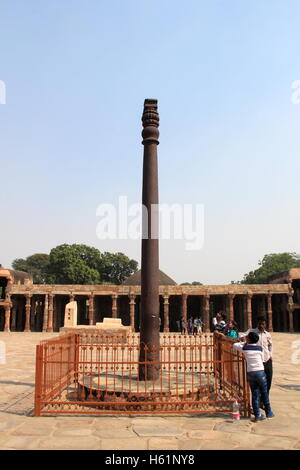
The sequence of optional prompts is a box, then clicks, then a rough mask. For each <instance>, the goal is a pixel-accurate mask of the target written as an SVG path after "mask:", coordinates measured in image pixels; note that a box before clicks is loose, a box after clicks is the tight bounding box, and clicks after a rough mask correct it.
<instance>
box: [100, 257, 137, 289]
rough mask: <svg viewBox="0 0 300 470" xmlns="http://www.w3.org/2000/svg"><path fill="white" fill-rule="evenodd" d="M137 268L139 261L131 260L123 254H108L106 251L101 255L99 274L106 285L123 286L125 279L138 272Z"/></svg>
mask: <svg viewBox="0 0 300 470" xmlns="http://www.w3.org/2000/svg"><path fill="white" fill-rule="evenodd" d="M137 268H138V263H137V261H135V260H134V259H129V258H128V256H126V255H124V254H123V253H108V252H107V251H106V252H104V253H103V254H102V255H101V261H100V265H99V272H100V274H101V279H102V281H103V282H105V283H110V284H122V282H124V281H125V279H127V278H128V277H129V276H131V274H133V273H135V272H136V271H137Z"/></svg>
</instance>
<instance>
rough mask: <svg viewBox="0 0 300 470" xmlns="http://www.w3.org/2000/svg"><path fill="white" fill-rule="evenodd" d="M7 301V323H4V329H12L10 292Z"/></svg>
mask: <svg viewBox="0 0 300 470" xmlns="http://www.w3.org/2000/svg"><path fill="white" fill-rule="evenodd" d="M6 301H7V302H8V304H7V305H6V306H5V323H4V331H10V312H11V307H12V303H11V298H10V295H9V294H8V295H7V296H6Z"/></svg>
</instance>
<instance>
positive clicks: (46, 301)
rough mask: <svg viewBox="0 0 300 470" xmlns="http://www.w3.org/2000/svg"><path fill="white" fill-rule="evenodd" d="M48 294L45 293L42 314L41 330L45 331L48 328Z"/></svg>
mask: <svg viewBox="0 0 300 470" xmlns="http://www.w3.org/2000/svg"><path fill="white" fill-rule="evenodd" d="M48 302H49V299H48V294H46V295H45V304H44V315H43V332H44V333H45V332H46V331H47V328H48Z"/></svg>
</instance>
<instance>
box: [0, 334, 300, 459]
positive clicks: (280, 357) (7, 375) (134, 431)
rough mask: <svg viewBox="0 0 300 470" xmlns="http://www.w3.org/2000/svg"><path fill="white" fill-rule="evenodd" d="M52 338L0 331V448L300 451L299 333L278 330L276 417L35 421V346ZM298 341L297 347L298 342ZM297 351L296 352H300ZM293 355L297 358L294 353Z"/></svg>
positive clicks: (273, 394) (275, 336)
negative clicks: (2, 360)
mask: <svg viewBox="0 0 300 470" xmlns="http://www.w3.org/2000/svg"><path fill="white" fill-rule="evenodd" d="M55 336H57V334H55V333H46V334H45V333H3V332H2V333H0V340H1V341H4V342H5V345H6V364H4V365H0V449H2V450H4V449H7V450H11V449H20V450H25V449H83V450H84V449H86V450H88V449H93V450H95V449H102V450H125V449H126V450H127V449H129V450H134V449H137V450H140V449H141V450H147V449H148V450H163V449H165V450H199V449H201V450H204V449H207V450H208V449H274V450H275V449H300V334H291V333H273V335H272V337H273V342H274V361H273V362H274V377H273V386H272V389H271V394H270V399H271V405H272V408H273V411H274V413H275V415H276V416H275V418H273V419H271V420H265V421H263V422H259V423H252V422H251V421H250V420H249V419H241V420H240V422H237V423H232V422H231V421H230V416H229V415H221V414H218V415H213V416H206V415H178V416H175V415H172V416H163V415H162V416H157V417H156V416H155V417H154V416H120V417H117V416H112V417H108V416H103V417H102V416H84V417H74V416H58V417H39V418H35V417H33V416H32V410H33V392H34V375H35V346H36V344H38V343H39V342H40V341H41V340H45V339H47V338H53V337H55ZM296 341H298V342H299V345H297V344H296V343H294V342H296ZM297 350H299V354H297ZM292 355H293V356H292Z"/></svg>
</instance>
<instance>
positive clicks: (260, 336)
mask: <svg viewBox="0 0 300 470" xmlns="http://www.w3.org/2000/svg"><path fill="white" fill-rule="evenodd" d="M213 330H214V331H219V332H220V333H222V334H224V335H225V336H230V337H232V338H236V339H237V340H239V341H238V342H236V343H234V344H233V347H234V348H235V349H236V350H238V351H240V352H241V353H243V354H244V356H245V359H246V363H247V380H248V382H249V386H250V390H251V395H252V411H253V414H254V421H255V422H256V421H261V420H263V419H266V418H273V417H274V413H273V411H272V409H271V404H270V398H269V392H270V388H271V384H272V377H273V363H272V350H273V344H272V338H271V335H270V333H269V332H268V331H267V321H266V319H265V317H259V318H258V319H257V326H256V328H251V329H249V330H248V331H246V333H242V334H239V333H238V328H237V324H236V322H234V321H232V320H230V321H229V322H227V321H226V315H225V314H224V313H223V312H219V313H217V315H216V316H215V317H214V318H213ZM260 409H263V410H264V411H265V414H262V413H261V411H260Z"/></svg>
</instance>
